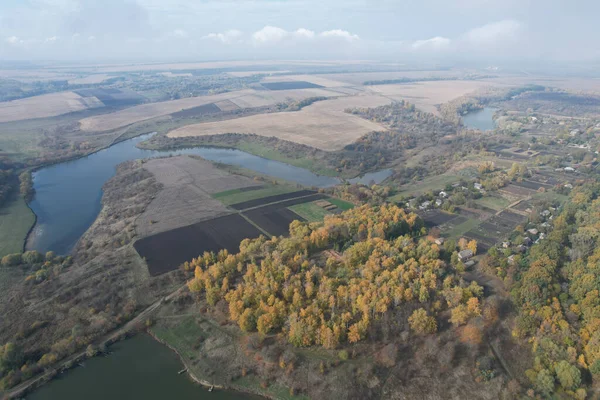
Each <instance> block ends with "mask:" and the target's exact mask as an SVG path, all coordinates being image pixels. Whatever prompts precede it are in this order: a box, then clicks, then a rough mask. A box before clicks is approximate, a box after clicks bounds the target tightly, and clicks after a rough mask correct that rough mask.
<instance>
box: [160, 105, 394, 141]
mask: <svg viewBox="0 0 600 400" xmlns="http://www.w3.org/2000/svg"><path fill="white" fill-rule="evenodd" d="M390 102H391V101H390V100H389V99H387V98H385V97H382V96H376V95H365V96H349V97H341V98H337V99H333V100H325V101H319V102H317V103H314V104H311V105H310V106H308V107H305V108H303V109H302V110H300V111H296V112H278V113H271V114H259V115H252V116H249V117H242V118H237V119H233V120H227V121H218V122H206V123H200V124H194V125H188V126H184V127H181V128H179V129H176V130H174V131H171V132H169V133H168V135H167V136H169V137H186V136H205V135H217V134H223V133H254V134H257V135H261V136H267V137H271V136H275V137H277V138H279V139H284V140H289V141H292V142H296V143H301V144H305V145H308V146H312V147H315V148H318V149H322V150H327V151H333V150H339V149H342V148H344V146H346V145H348V144H350V143H353V142H354V141H356V140H357V139H358V138H360V137H362V136H364V135H366V134H368V133H370V132H373V131H383V130H386V129H385V128H384V127H383V126H381V125H380V124H377V123H374V122H371V121H367V120H365V119H362V118H360V117H358V116H355V115H350V114H348V113H346V112H344V110H345V109H347V108H355V107H378V106H382V105H386V104H389V103H390Z"/></svg>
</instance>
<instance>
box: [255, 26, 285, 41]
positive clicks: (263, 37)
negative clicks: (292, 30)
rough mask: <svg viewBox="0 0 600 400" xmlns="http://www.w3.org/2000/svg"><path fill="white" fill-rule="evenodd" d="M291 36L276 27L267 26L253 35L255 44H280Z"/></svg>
mask: <svg viewBox="0 0 600 400" xmlns="http://www.w3.org/2000/svg"><path fill="white" fill-rule="evenodd" d="M288 36H289V32H288V31H286V30H285V29H281V28H278V27H276V26H270V25H267V26H265V27H264V28H262V29H261V30H259V31H256V32H254V33H253V34H252V40H253V41H254V43H255V44H268V43H279V42H281V41H282V40H283V39H285V38H286V37H288Z"/></svg>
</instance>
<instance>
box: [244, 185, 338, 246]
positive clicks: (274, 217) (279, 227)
mask: <svg viewBox="0 0 600 400" xmlns="http://www.w3.org/2000/svg"><path fill="white" fill-rule="evenodd" d="M326 197H327V196H325V195H322V194H314V195H311V196H308V197H302V198H296V199H291V200H286V201H282V202H280V203H274V204H269V205H265V206H263V207H258V208H254V209H252V210H250V211H244V212H243V214H244V215H245V216H246V217H248V219H250V220H251V221H252V222H254V223H255V224H256V225H257V226H259V227H261V228H262V229H263V230H264V231H265V232H267V233H269V234H270V235H273V236H282V235H284V236H285V235H287V234H288V233H289V227H290V223H291V222H292V221H294V220H302V218H301V217H300V216H299V215H298V214H296V213H294V212H293V211H291V210H289V209H288V207H292V206H295V205H298V204H304V203H307V202H311V201H315V200H320V199H323V198H326ZM266 203H267V201H265V203H264V204H266Z"/></svg>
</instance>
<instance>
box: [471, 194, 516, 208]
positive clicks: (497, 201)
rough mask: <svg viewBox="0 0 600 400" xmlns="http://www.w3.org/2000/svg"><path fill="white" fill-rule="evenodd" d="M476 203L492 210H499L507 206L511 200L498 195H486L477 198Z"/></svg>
mask: <svg viewBox="0 0 600 400" xmlns="http://www.w3.org/2000/svg"><path fill="white" fill-rule="evenodd" d="M477 203H478V204H481V205H482V206H485V207H488V208H491V209H492V210H496V211H500V210H502V209H504V208H506V206H508V205H509V204H510V203H511V201H510V200H508V199H506V198H504V197H500V196H486V197H482V198H481V199H479V200H477Z"/></svg>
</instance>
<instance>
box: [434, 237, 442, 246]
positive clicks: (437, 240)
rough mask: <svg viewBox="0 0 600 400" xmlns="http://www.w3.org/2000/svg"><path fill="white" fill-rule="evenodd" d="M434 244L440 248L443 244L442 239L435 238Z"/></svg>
mask: <svg viewBox="0 0 600 400" xmlns="http://www.w3.org/2000/svg"><path fill="white" fill-rule="evenodd" d="M433 242H434V243H435V244H437V245H438V246H441V245H443V244H444V238H437V239H435V240H434V241H433Z"/></svg>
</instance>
